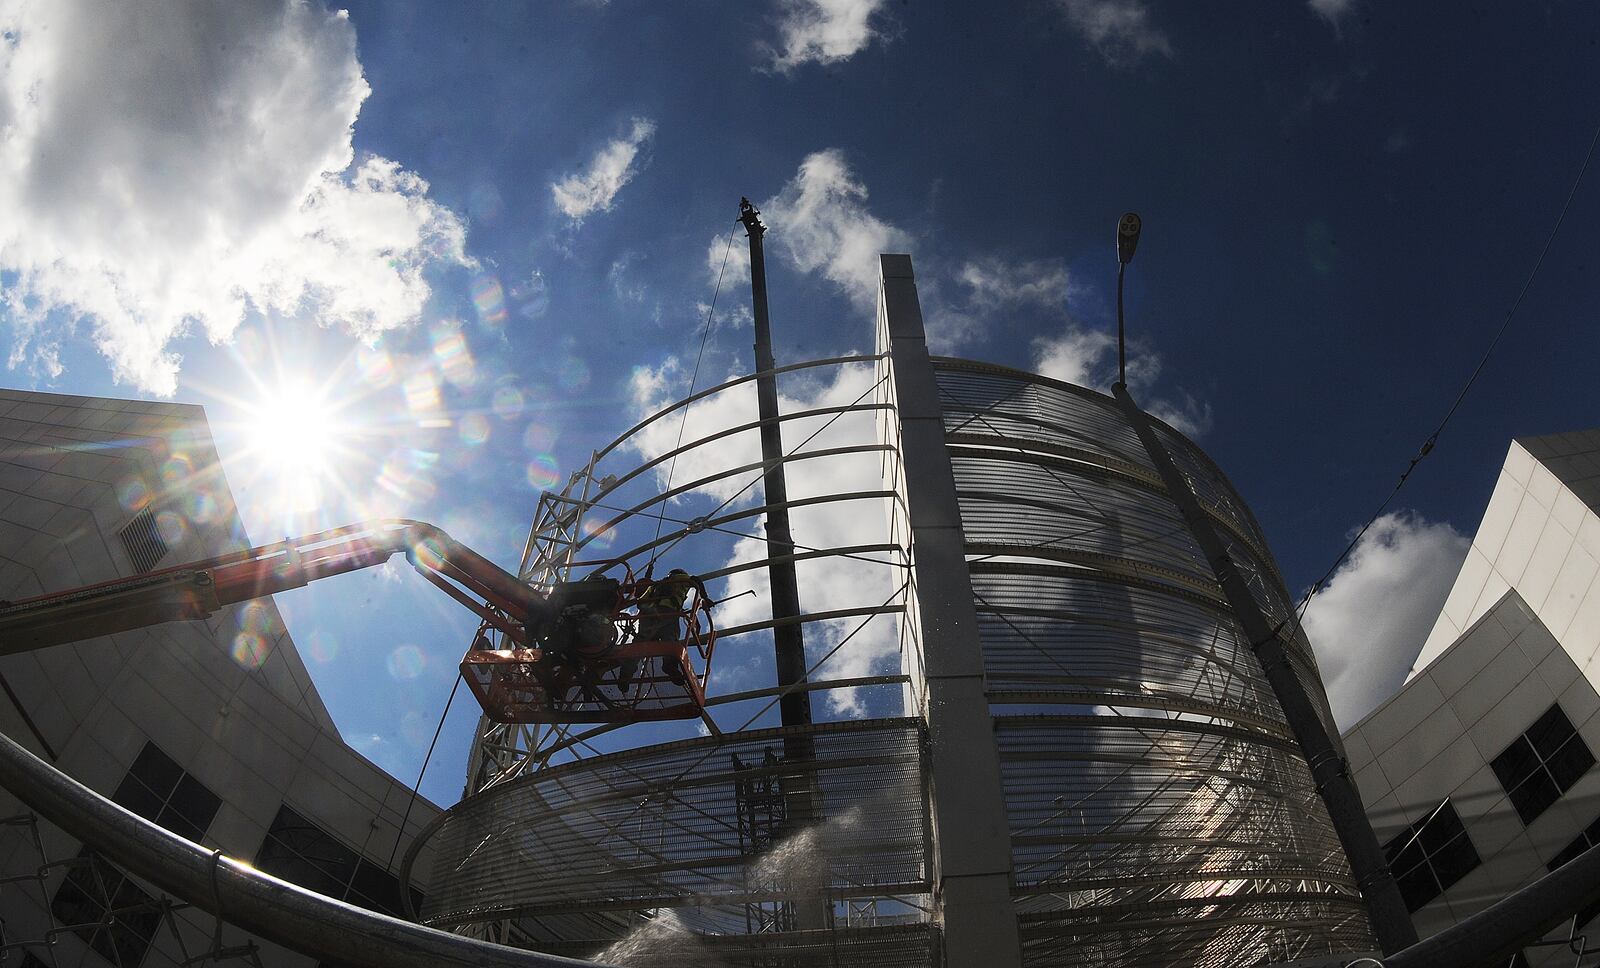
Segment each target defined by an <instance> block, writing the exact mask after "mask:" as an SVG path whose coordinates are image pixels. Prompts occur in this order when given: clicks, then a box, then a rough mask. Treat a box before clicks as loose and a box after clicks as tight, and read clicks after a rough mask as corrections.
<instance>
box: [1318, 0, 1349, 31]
mask: <svg viewBox="0 0 1600 968" xmlns="http://www.w3.org/2000/svg"><path fill="white" fill-rule="evenodd" d="M1306 6H1308V7H1310V8H1311V9H1312V11H1313V12H1314V13H1316V15H1317V16H1319V17H1321V18H1322V19H1323V20H1326V21H1327V22H1328V23H1330V24H1333V25H1334V26H1338V24H1339V21H1341V20H1343V19H1344V18H1345V16H1346V15H1347V14H1349V13H1350V12H1351V11H1352V10H1354V9H1355V8H1356V3H1355V0H1306Z"/></svg>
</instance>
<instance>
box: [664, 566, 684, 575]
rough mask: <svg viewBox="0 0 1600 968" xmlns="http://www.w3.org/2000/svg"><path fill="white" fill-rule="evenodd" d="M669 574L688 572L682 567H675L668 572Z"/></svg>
mask: <svg viewBox="0 0 1600 968" xmlns="http://www.w3.org/2000/svg"><path fill="white" fill-rule="evenodd" d="M667 574H669V575H687V574H688V572H686V571H684V570H683V569H682V568H674V569H672V570H671V571H669V572H667Z"/></svg>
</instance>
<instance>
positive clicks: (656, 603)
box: [617, 568, 716, 692]
mask: <svg viewBox="0 0 1600 968" xmlns="http://www.w3.org/2000/svg"><path fill="white" fill-rule="evenodd" d="M690 591H697V592H699V593H700V597H701V598H702V599H704V600H705V602H706V604H707V605H715V604H716V602H714V601H712V600H711V596H709V595H707V594H706V586H705V583H704V582H702V581H701V580H700V579H699V578H697V577H695V576H694V575H691V574H689V573H688V572H687V571H684V570H683V569H682V568H674V569H672V570H671V571H669V572H667V576H666V577H665V578H657V579H655V580H654V581H652V582H650V584H649V585H648V586H647V587H646V588H645V590H644V593H643V594H642V595H640V596H639V631H638V634H636V635H635V636H634V639H633V640H634V641H635V642H680V641H682V640H683V633H682V618H683V610H684V607H685V606H686V605H687V604H688V603H689V592H690ZM661 669H662V671H663V672H665V673H666V674H667V678H668V679H671V680H672V681H673V682H676V683H679V684H680V685H681V684H682V683H683V682H684V681H685V678H686V676H687V670H685V669H684V668H683V665H682V663H680V662H679V661H678V660H677V658H676V657H671V656H669V657H667V658H664V659H662V660H661ZM638 671H639V660H638V659H627V660H625V661H624V662H623V663H622V668H621V670H620V671H619V672H618V674H617V685H618V686H619V687H620V688H621V689H622V690H623V691H624V692H626V691H627V689H628V687H629V686H631V685H632V684H633V677H634V674H635V673H637V672H638Z"/></svg>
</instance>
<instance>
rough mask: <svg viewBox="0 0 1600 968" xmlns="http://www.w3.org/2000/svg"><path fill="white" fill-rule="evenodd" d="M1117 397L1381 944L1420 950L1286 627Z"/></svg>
mask: <svg viewBox="0 0 1600 968" xmlns="http://www.w3.org/2000/svg"><path fill="white" fill-rule="evenodd" d="M1112 392H1113V393H1115V394H1116V397H1117V402H1118V403H1120V404H1121V405H1122V410H1123V413H1124V414H1125V415H1126V416H1127V418H1128V422H1129V423H1130V424H1132V425H1133V429H1134V431H1135V432H1136V433H1137V434H1138V435H1139V441H1140V443H1142V444H1144V449H1145V452H1146V453H1147V454H1149V455H1150V461H1151V463H1153V464H1155V467H1156V471H1157V472H1158V473H1160V475H1161V480H1162V482H1163V483H1164V484H1166V486H1167V493H1168V494H1169V495H1170V496H1171V498H1172V500H1173V502H1174V503H1176V504H1177V505H1178V510H1179V511H1180V512H1181V513H1182V514H1183V520H1184V522H1185V523H1186V524H1187V525H1188V526H1189V532H1190V533H1191V534H1192V535H1194V539H1195V542H1196V543H1197V544H1199V545H1200V550H1201V552H1202V553H1204V554H1205V556H1206V559H1207V560H1208V561H1210V562H1211V569H1212V571H1213V572H1214V573H1215V574H1216V576H1217V584H1218V585H1220V586H1222V594H1223V595H1224V596H1225V597H1226V598H1227V600H1228V606H1229V607H1230V608H1231V609H1232V610H1233V614H1234V617H1235V618H1237V619H1238V620H1239V625H1240V626H1241V627H1242V628H1243V630H1244V634H1245V635H1246V636H1247V637H1249V639H1250V647H1251V649H1252V650H1254V652H1255V654H1256V659H1257V660H1258V661H1259V662H1260V663H1261V668H1262V670H1263V672H1265V674H1266V677H1267V682H1268V684H1269V685H1271V686H1272V691H1273V693H1274V694H1275V695H1276V696H1277V697H1278V704H1279V705H1280V706H1282V707H1283V718H1284V719H1285V720H1287V721H1288V724H1289V729H1290V730H1291V731H1292V732H1293V733H1294V738H1295V741H1296V742H1298V743H1299V744H1300V750H1301V752H1302V753H1303V754H1304V755H1305V758H1306V764H1307V765H1308V766H1309V767H1310V768H1311V778H1312V780H1313V781H1315V782H1316V785H1317V792H1318V793H1320V794H1321V795H1322V802H1323V803H1324V804H1326V805H1327V808H1328V818H1329V819H1330V820H1331V821H1332V822H1333V830H1334V833H1336V834H1337V835H1338V837H1339V843H1340V844H1341V845H1342V846H1343V847H1344V852H1345V856H1346V857H1348V858H1349V859H1350V870H1351V873H1353V874H1354V875H1355V878H1356V886H1357V887H1358V888H1359V889H1360V891H1361V895H1362V897H1364V898H1365V899H1366V902H1367V918H1368V919H1369V920H1370V921H1371V922H1372V931H1373V933H1374V934H1375V935H1376V936H1377V939H1378V945H1379V946H1380V947H1381V948H1382V949H1383V951H1384V953H1385V954H1393V953H1395V952H1396V951H1400V950H1402V949H1404V948H1408V947H1410V946H1411V945H1414V944H1416V943H1417V929H1416V927H1415V925H1413V924H1412V923H1411V915H1410V914H1408V913H1407V912H1406V905H1405V900H1404V899H1403V898H1401V896H1400V888H1399V886H1398V885H1396V884H1395V880H1394V874H1393V873H1392V872H1390V870H1389V863H1388V861H1387V860H1386V859H1385V858H1384V856H1383V849H1382V848H1380V847H1379V846H1378V838H1377V836H1376V835H1375V834H1374V833H1373V832H1372V824H1371V823H1370V822H1369V821H1368V820H1367V812H1366V809H1365V808H1364V807H1363V806H1362V804H1361V796H1360V794H1358V793H1357V792H1356V787H1355V784H1354V783H1353V782H1351V780H1350V766H1349V764H1348V763H1347V762H1346V761H1345V758H1344V755H1343V754H1342V753H1340V752H1339V749H1338V747H1337V746H1335V745H1334V743H1333V740H1332V739H1331V738H1329V736H1328V731H1327V728H1326V727H1325V726H1324V725H1323V723H1322V717H1320V716H1319V715H1317V709H1316V707H1315V706H1314V705H1312V702H1311V697H1310V696H1308V695H1307V694H1306V690H1305V686H1304V685H1303V684H1302V683H1301V682H1300V679H1299V677H1298V676H1296V675H1295V672H1294V668H1293V667H1292V666H1291V665H1290V664H1289V654H1288V651H1287V650H1286V649H1285V648H1284V643H1283V638H1282V633H1283V626H1282V625H1279V626H1278V627H1277V628H1273V627H1272V626H1271V625H1270V624H1268V622H1267V617H1266V615H1264V614H1263V613H1262V611H1261V606H1260V605H1259V603H1257V602H1256V599H1255V596H1254V595H1252V594H1251V592H1250V588H1249V586H1248V585H1246V584H1245V580H1244V577H1243V576H1242V575H1240V574H1239V569H1238V566H1236V565H1235V564H1234V562H1233V558H1232V557H1231V556H1230V555H1229V554H1228V549H1227V547H1226V546H1225V545H1224V544H1223V543H1222V539H1221V537H1219V536H1218V535H1217V531H1216V528H1215V527H1213V526H1212V523H1211V520H1210V518H1209V517H1207V516H1206V513H1205V511H1204V510H1203V509H1202V508H1201V507H1200V502H1199V500H1197V499H1196V498H1195V496H1194V492H1193V491H1192V490H1190V488H1189V482H1188V481H1187V480H1185V479H1184V477H1183V474H1182V473H1181V472H1180V471H1179V470H1178V467H1177V465H1176V464H1174V463H1173V461H1172V455H1171V454H1169V453H1168V452H1167V449H1166V447H1165V446H1164V445H1163V444H1162V443H1161V440H1160V439H1159V438H1158V437H1157V436H1156V434H1155V429H1154V428H1153V427H1151V426H1150V419H1149V417H1147V416H1146V415H1145V412H1144V411H1143V410H1140V409H1139V405H1138V404H1137V403H1135V402H1134V400H1133V396H1132V395H1131V394H1130V393H1128V388H1127V387H1126V386H1125V385H1124V384H1122V383H1118V384H1117V385H1116V386H1114V387H1112Z"/></svg>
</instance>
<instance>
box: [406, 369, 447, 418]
mask: <svg viewBox="0 0 1600 968" xmlns="http://www.w3.org/2000/svg"><path fill="white" fill-rule="evenodd" d="M401 386H402V388H403V389H404V390H405V395H406V407H407V409H409V410H410V411H411V412H412V413H413V414H416V415H422V414H432V413H433V412H434V411H436V410H438V409H439V378H438V377H436V376H434V375H433V374H432V373H430V372H428V371H426V370H424V371H422V372H421V373H413V374H411V375H410V376H408V377H406V379H405V383H403V384H402V385H401Z"/></svg>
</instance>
